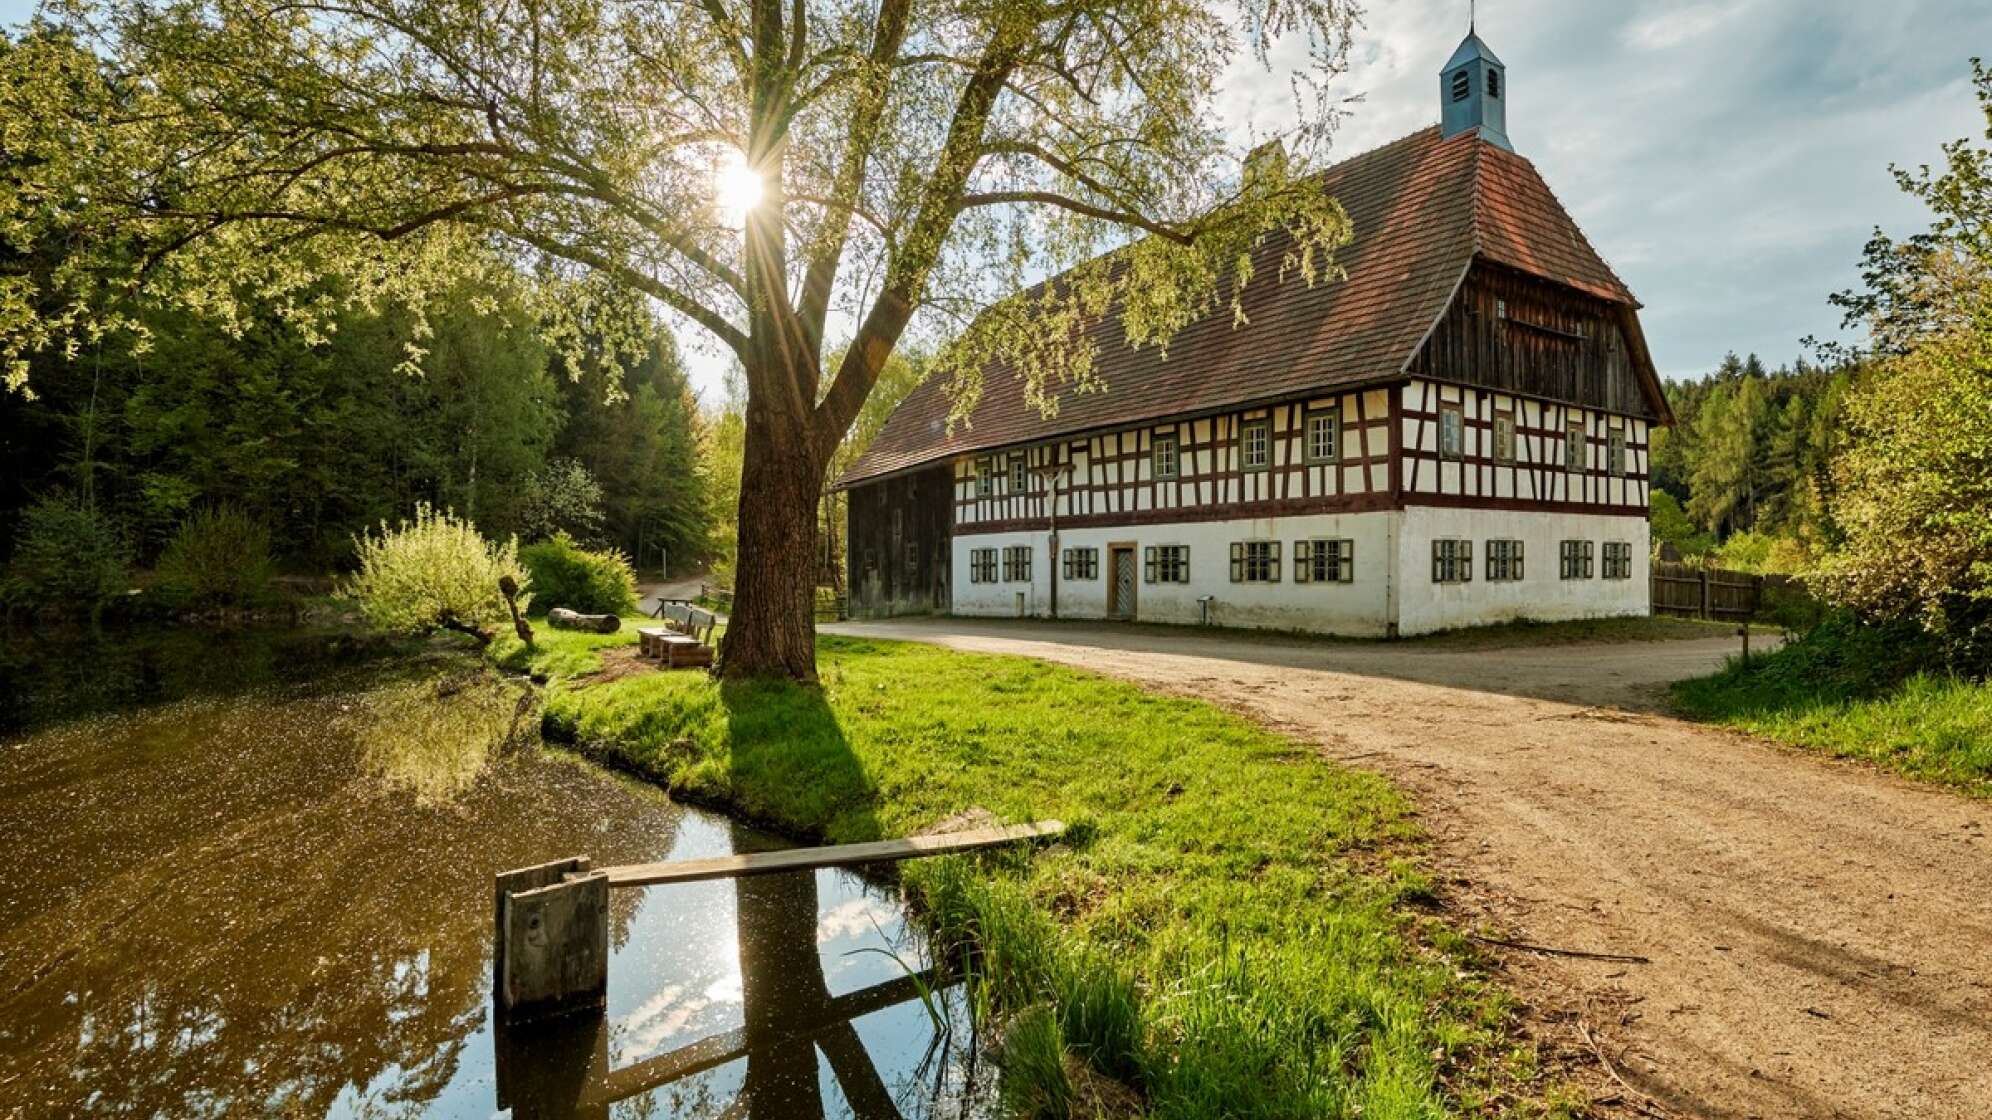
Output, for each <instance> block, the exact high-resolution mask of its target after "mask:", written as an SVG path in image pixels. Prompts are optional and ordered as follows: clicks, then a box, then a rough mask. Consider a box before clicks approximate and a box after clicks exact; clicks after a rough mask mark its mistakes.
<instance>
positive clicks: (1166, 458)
mask: <svg viewBox="0 0 1992 1120" xmlns="http://www.w3.org/2000/svg"><path fill="white" fill-rule="evenodd" d="M1153 468H1154V471H1155V477H1156V478H1159V479H1168V478H1175V477H1177V472H1178V471H1179V470H1180V469H1181V464H1180V463H1178V462H1177V461H1176V437H1175V436H1156V437H1155V446H1154V463H1153Z"/></svg>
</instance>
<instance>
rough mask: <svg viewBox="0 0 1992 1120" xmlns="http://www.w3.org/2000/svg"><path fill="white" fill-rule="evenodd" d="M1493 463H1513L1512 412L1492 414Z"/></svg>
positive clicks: (1513, 428) (1513, 434)
mask: <svg viewBox="0 0 1992 1120" xmlns="http://www.w3.org/2000/svg"><path fill="white" fill-rule="evenodd" d="M1494 461H1495V462H1497V463H1512V462H1514V461H1515V414H1514V413H1512V412H1497V413H1495V414H1494Z"/></svg>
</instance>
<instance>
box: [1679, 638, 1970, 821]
mask: <svg viewBox="0 0 1992 1120" xmlns="http://www.w3.org/2000/svg"><path fill="white" fill-rule="evenodd" d="M1919 648H1920V643H1919V641H1918V640H1917V639H1916V638H1915V637H1914V636H1913V635H1912V634H1908V633H1902V632H1893V631H1884V630H1875V629H1867V628H1861V627H1856V626H1854V625H1852V624H1848V623H1829V624H1827V625H1825V626H1822V627H1819V628H1818V629H1815V630H1814V631H1812V632H1811V633H1810V634H1808V635H1806V636H1805V637H1804V638H1802V639H1800V640H1798V641H1796V642H1792V643H1791V644H1789V645H1786V646H1785V647H1784V648H1782V649H1780V650H1778V651H1777V652H1775V653H1772V654H1769V655H1767V656H1764V657H1758V658H1754V659H1752V661H1751V663H1750V668H1749V669H1747V670H1746V669H1744V668H1743V667H1742V666H1740V665H1738V664H1736V663H1734V662H1732V663H1731V664H1730V665H1729V666H1728V667H1727V668H1725V669H1724V670H1723V671H1722V672H1720V673H1717V674H1715V675H1714V676H1710V677H1703V678H1700V679H1698V680H1691V681H1683V682H1681V683H1680V684H1677V685H1675V686H1674V697H1675V699H1676V700H1677V701H1678V702H1679V703H1680V705H1681V707H1682V708H1684V709H1685V710H1686V711H1687V712H1688V714H1690V715H1692V716H1695V717H1696V718H1699V719H1706V720H1712V721H1714V722H1718V723H1723V724H1727V725H1728V726H1731V727H1736V728H1739V729H1742V730H1745V731H1750V732H1754V733H1756V734H1759V735H1764V736H1766V737H1769V738H1772V739H1776V740H1778V741H1780V742H1784V743H1789V744H1792V745H1794V746H1800V747H1807V748H1811V749H1814V750H1820V751H1824V752H1826V753H1828V754H1832V755H1836V756H1839V757H1842V758H1858V759H1862V760H1865V761H1868V762H1872V763H1875V764H1877V765H1880V766H1884V767H1887V768H1888V769H1891V770H1894V771H1896V772H1898V773H1902V774H1906V775H1908V776H1910V777H1913V778H1920V779H1923V780H1925V781H1933V782H1941V783H1943V784H1945V785H1949V786H1953V787H1956V788H1958V789H1961V790H1964V791H1966V792H1968V793H1971V794H1974V795H1976V796H1980V797H1992V682H1986V681H1971V680H1965V679H1961V678H1958V677H1955V676H1951V675H1948V674H1945V673H1942V672H1941V671H1938V670H1935V669H1932V668H1931V667H1929V665H1928V664H1926V663H1925V660H1924V659H1923V658H1922V657H1920V656H1919V655H1918V650H1919Z"/></svg>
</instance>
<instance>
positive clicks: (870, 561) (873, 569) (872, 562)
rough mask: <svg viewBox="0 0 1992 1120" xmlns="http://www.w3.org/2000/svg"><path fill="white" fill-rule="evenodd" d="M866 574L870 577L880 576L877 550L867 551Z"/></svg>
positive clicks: (868, 549) (870, 549)
mask: <svg viewBox="0 0 1992 1120" xmlns="http://www.w3.org/2000/svg"><path fill="white" fill-rule="evenodd" d="M865 574H866V575H868V576H875V575H877V574H878V549H876V548H867V549H865Z"/></svg>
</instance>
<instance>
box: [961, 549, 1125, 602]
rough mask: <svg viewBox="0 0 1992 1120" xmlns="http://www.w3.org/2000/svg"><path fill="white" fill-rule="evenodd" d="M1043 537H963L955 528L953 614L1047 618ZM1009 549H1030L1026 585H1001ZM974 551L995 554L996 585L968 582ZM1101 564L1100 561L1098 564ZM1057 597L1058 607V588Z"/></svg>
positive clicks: (1046, 560) (1047, 570)
mask: <svg viewBox="0 0 1992 1120" xmlns="http://www.w3.org/2000/svg"><path fill="white" fill-rule="evenodd" d="M1045 536H1046V535H1045V534H1044V533H1041V532H1031V533H975V534H964V533H963V532H961V530H960V529H959V528H957V529H956V531H955V537H954V545H953V549H954V556H953V559H952V562H951V566H952V568H953V584H954V587H953V592H954V596H953V601H954V608H953V613H955V614H958V615H970V616H973V617H977V618H1033V617H1039V616H1043V615H1047V614H1049V613H1050V608H1051V598H1050V597H1051V569H1050V567H1049V564H1050V563H1051V561H1050V559H1049V558H1048V557H1047V555H1046V553H1045ZM1012 545H1029V546H1031V549H1032V555H1031V578H1030V582H1028V583H1025V582H1022V581H1018V582H1004V581H1003V550H1004V549H1005V548H1008V547H1010V546H1012ZM978 548H993V549H995V550H996V579H997V582H995V583H970V582H969V580H968V576H969V564H968V561H969V554H970V552H971V551H972V550H974V549H978ZM1104 562H1105V561H1104V560H1102V563H1104ZM1019 595H1022V596H1023V602H1022V605H1021V607H1020V606H1019V604H1018V599H1017V597H1018V596H1019ZM1059 597H1060V601H1061V603H1062V602H1063V599H1064V588H1062V587H1061V588H1060V589H1059ZM1060 613H1064V612H1063V611H1061V612H1060Z"/></svg>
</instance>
